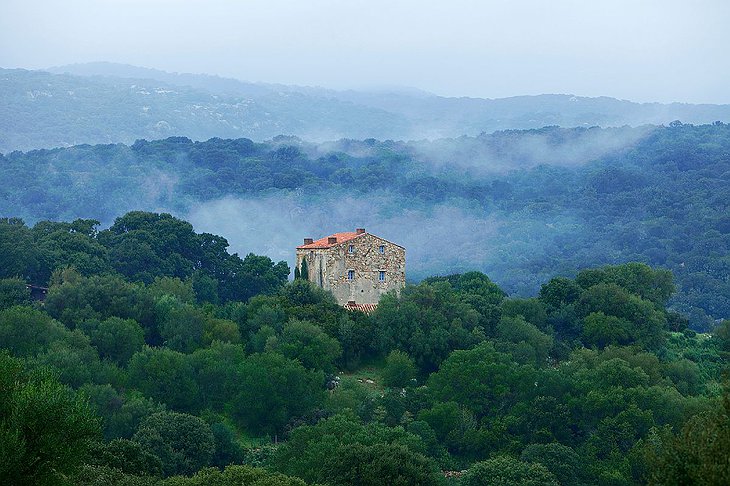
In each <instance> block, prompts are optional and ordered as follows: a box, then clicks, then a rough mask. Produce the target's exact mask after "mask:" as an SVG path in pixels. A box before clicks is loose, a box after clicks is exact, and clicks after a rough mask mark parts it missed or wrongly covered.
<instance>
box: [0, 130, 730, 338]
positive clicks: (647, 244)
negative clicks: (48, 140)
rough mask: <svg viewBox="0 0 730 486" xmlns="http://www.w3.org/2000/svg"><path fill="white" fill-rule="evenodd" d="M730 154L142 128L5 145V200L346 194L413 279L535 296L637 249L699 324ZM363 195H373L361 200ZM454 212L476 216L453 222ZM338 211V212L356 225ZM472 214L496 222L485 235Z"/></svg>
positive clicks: (66, 203)
mask: <svg viewBox="0 0 730 486" xmlns="http://www.w3.org/2000/svg"><path fill="white" fill-rule="evenodd" d="M728 153H730V125H726V124H723V123H716V124H714V125H703V126H691V125H682V124H681V123H673V124H672V125H671V126H669V127H654V128H651V127H643V128H628V127H626V128H620V129H599V128H588V129H586V128H576V129H561V128H557V127H547V128H543V129H539V130H525V131H504V132H496V133H494V134H490V135H486V134H485V135H481V136H478V137H461V138H458V139H449V140H440V141H437V142H410V143H403V142H393V141H383V142H379V141H376V140H372V139H370V140H364V141H355V140H341V141H339V142H334V143H328V144H321V145H313V144H307V143H305V142H302V141H301V140H299V139H296V138H291V137H277V138H275V139H274V140H272V141H271V142H268V143H254V142H252V141H251V140H247V139H238V140H221V139H210V140H208V141H207V142H192V141H191V140H189V139H186V138H168V139H165V140H158V141H150V142H148V141H145V140H139V141H137V142H136V143H135V144H133V145H131V146H126V145H121V144H116V145H97V146H88V145H80V146H75V147H71V148H67V149H53V150H37V151H32V152H27V153H21V152H13V153H9V154H6V155H4V156H0V178H2V180H3V181H4V183H3V184H2V186H1V187H0V214H5V215H20V216H22V217H23V218H25V220H27V221H30V222H34V223H35V222H37V221H42V220H46V219H64V220H74V219H76V218H90V217H93V218H98V219H100V220H101V221H102V222H103V223H104V224H105V225H106V224H110V223H111V222H112V221H113V220H114V218H115V217H116V216H118V215H119V214H120V213H121V212H123V211H125V210H129V209H156V208H167V209H168V210H170V211H173V212H175V213H177V214H187V213H188V212H189V211H190V210H191V208H193V207H195V206H196V205H199V204H200V203H201V201H214V200H218V199H221V198H225V197H234V198H243V199H244V200H251V199H252V198H253V199H254V200H258V199H256V198H266V197H267V195H269V194H271V192H272V191H276V192H275V194H276V195H277V198H276V200H277V204H279V203H280V204H281V205H283V206H284V209H282V213H281V214H279V213H275V212H272V214H271V216H272V217H273V218H274V220H275V221H276V225H287V226H289V225H295V224H299V223H301V221H300V220H299V219H298V218H296V217H294V219H293V220H290V219H291V218H289V219H288V215H289V214H300V213H301V212H302V211H304V212H314V213H316V212H317V211H321V212H322V214H327V215H328V216H329V218H330V219H332V218H335V219H336V218H338V216H337V215H338V214H340V212H339V211H338V208H340V206H341V205H342V203H343V198H348V199H347V200H348V201H350V203H349V204H353V206H355V207H353V209H352V210H351V211H352V212H351V213H348V214H355V215H356V216H357V217H358V218H359V219H362V220H364V223H367V224H368V225H370V222H372V224H378V225H387V226H388V227H389V228H390V230H389V231H391V232H392V233H393V234H391V235H390V236H391V237H392V238H393V239H395V240H397V241H399V242H400V243H402V244H404V245H405V246H406V247H407V248H409V250H410V254H411V255H418V256H419V258H418V259H417V261H416V260H412V262H413V263H412V265H410V266H409V275H410V276H411V278H416V279H421V278H425V277H427V276H428V275H431V274H433V273H437V272H446V271H449V269H451V271H453V269H455V268H458V269H470V268H478V269H481V270H483V271H486V272H487V273H489V275H490V276H491V277H492V278H493V279H494V280H495V281H496V282H498V283H499V284H500V285H501V286H502V287H503V288H505V289H506V290H508V291H509V292H510V293H516V294H519V295H523V296H529V295H534V294H535V293H536V292H537V291H538V290H539V288H540V285H542V284H543V283H545V282H546V281H548V280H549V279H550V278H551V277H552V276H554V275H564V276H568V277H574V276H575V275H576V274H577V272H578V270H580V269H583V268H590V267H595V266H600V265H604V264H618V263H622V262H626V261H640V262H644V263H647V264H650V265H652V266H657V267H663V268H668V269H670V270H671V271H672V272H673V274H674V276H675V279H676V283H677V290H678V291H677V293H676V294H675V295H674V296H673V297H672V299H671V301H670V303H669V304H670V306H671V307H672V308H674V309H677V310H679V311H681V312H683V313H685V314H686V315H688V316H689V318H690V322H691V326H692V327H693V328H694V329H696V330H708V329H710V328H711V327H712V326H713V325H714V321H715V320H718V319H723V318H727V317H728V316H730V298H729V297H728V296H730V283H728V281H727V278H726V276H727V275H728V273H730V268H729V267H728V261H727V257H726V255H727V253H728V251H730V216H728V214H730V208H729V207H728V201H730V193H729V191H730V184H728V173H730V158H728ZM263 201H264V202H263V203H262V204H264V207H268V205H267V203H266V201H267V200H266V199H264V200H263ZM358 201H363V204H365V202H366V204H367V209H366V210H365V209H362V208H361V209H357V207H358V206H357V202H358ZM439 208H447V212H446V214H445V215H441V213H439ZM449 211H450V212H449ZM454 214H456V215H457V216H454ZM413 215H416V216H419V215H420V217H421V218H422V219H423V220H424V221H432V222H433V221H436V220H437V219H438V218H445V220H448V221H449V222H450V224H449V227H450V228H451V230H450V231H451V233H450V234H449V241H450V245H448V246H447V247H440V248H438V251H431V247H429V248H426V245H425V243H424V242H425V241H427V240H429V235H428V234H426V229H427V228H426V226H427V225H425V224H421V225H420V226H415V227H410V226H408V225H407V224H405V222H407V221H409V220H410V219H412V217H413ZM455 217H458V218H462V219H464V220H465V221H468V224H467V223H464V224H463V225H458V224H453V223H454V218H455ZM339 218H340V219H338V220H336V221H330V223H331V224H333V225H349V224H351V220H347V219H346V218H343V217H341V216H340V217H339ZM368 218H371V219H368ZM16 223H17V222H16ZM435 224H437V225H439V224H441V220H438V221H437V222H436V223H435ZM444 224H445V223H444ZM276 225H275V226H276ZM475 225H476V226H480V225H481V226H483V227H484V228H486V230H485V231H484V232H482V233H481V234H480V236H479V237H478V238H477V237H475V235H474V233H473V228H474V226H475ZM297 227H298V226H297ZM491 228H497V229H498V231H495V230H491ZM306 230H307V231H315V230H316V228H306ZM82 231H86V229H83V230H82ZM271 231H274V230H273V229H272V230H271ZM428 231H433V228H429V229H428ZM104 234H108V235H109V236H112V234H113V232H111V233H104ZM262 236H263V237H269V236H272V235H262ZM299 236H301V235H299ZM237 238H246V236H245V235H239V236H238V237H237ZM297 238H298V237H297ZM117 239H119V238H117ZM122 239H123V237H122ZM2 241H3V240H2V239H0V242H2ZM272 241H273V239H272ZM99 243H100V244H103V245H111V244H113V242H111V241H107V240H100V241H99ZM247 243H250V242H249V241H244V242H237V244H247ZM0 244H2V243H0ZM277 244H279V245H283V244H284V243H283V242H282V243H277ZM120 245H121V244H120ZM211 245H212V246H215V243H214V242H211ZM124 248H125V246H124V245H121V246H118V247H117V249H116V250H115V251H117V252H123V251H124ZM289 249H290V244H288V245H287V246H281V247H280V248H279V247H277V250H280V251H282V252H284V251H288V250H289ZM153 250H154V251H157V249H154V248H153ZM144 251H145V252H146V248H144ZM43 254H47V252H43ZM131 256H134V255H131ZM112 258H114V256H113V255H112ZM140 258H141V257H140ZM186 258H187V257H186ZM119 261H121V259H119ZM133 261H134V260H133ZM89 263H92V262H89ZM151 263H152V264H155V263H154V262H151ZM169 263H170V264H171V265H175V263H173V262H169ZM76 265H77V267H78V268H79V269H80V270H82V266H81V264H80V263H79V264H76ZM142 271H144V270H142ZM133 273H134V269H129V271H127V273H125V275H128V276H130V277H133ZM39 277H41V278H47V277H48V270H47V269H46V270H44V271H43V272H42V274H41V275H39ZM180 277H181V278H182V277H184V276H183V275H180ZM34 278H35V277H34ZM219 280H220V279H219ZM145 281H149V278H145ZM225 292H226V291H224V294H225ZM223 298H224V299H225V298H230V296H228V297H227V296H225V295H224V296H223Z"/></svg>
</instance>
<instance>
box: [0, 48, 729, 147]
mask: <svg viewBox="0 0 730 486" xmlns="http://www.w3.org/2000/svg"><path fill="white" fill-rule="evenodd" d="M0 110H2V113H3V114H4V117H3V119H2V121H0V124H1V125H0V128H1V130H0V152H3V153H7V152H9V151H12V150H31V149H35V148H50V147H58V146H70V145H75V144H81V143H119V142H121V143H132V142H134V140H136V139H140V138H145V139H156V138H164V137H169V136H186V137H189V138H191V139H193V140H207V139H209V138H212V137H221V138H241V137H245V138H250V139H252V140H255V141H263V140H267V139H271V138H273V137H276V136H278V135H294V136H298V137H301V138H303V139H305V140H311V141H314V142H321V141H326V140H338V139H341V138H353V139H367V138H376V139H381V140H388V139H390V140H422V139H438V138H445V137H458V136H461V135H478V134H479V133H483V132H486V133H491V132H494V131H497V130H505V129H531V128H540V127H543V126H562V127H579V126H582V127H590V126H601V127H614V126H625V125H629V126H640V125H647V124H649V125H667V124H669V123H670V122H672V121H674V120H681V121H682V122H683V123H692V124H701V123H712V122H714V121H730V105H693V104H684V103H672V104H660V103H634V102H631V101H625V100H617V99H614V98H608V97H598V98H586V97H578V96H573V95H565V94H545V95H537V96H515V97H511V98H501V99H481V98H466V97H464V98H446V97H442V96H436V95H434V94H431V93H427V92H424V91H420V90H416V89H413V88H390V87H389V88H383V89H378V90H370V91H355V90H347V91H336V90H330V89H325V88H318V87H304V86H285V85H279V84H266V83H251V82H246V81H240V80H236V79H230V78H222V77H218V76H211V75H205V74H178V73H168V72H165V71H160V70H156V69H150V68H143V67H137V66H129V65H124V64H114V63H106V62H99V63H88V64H74V65H69V66H59V67H54V68H50V69H49V70H48V71H27V70H21V69H14V70H8V69H0Z"/></svg>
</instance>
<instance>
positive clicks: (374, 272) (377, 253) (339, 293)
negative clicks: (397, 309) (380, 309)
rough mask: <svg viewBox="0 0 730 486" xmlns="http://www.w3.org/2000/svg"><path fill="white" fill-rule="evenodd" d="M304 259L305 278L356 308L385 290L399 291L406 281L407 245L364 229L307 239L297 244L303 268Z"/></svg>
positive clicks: (300, 264)
mask: <svg viewBox="0 0 730 486" xmlns="http://www.w3.org/2000/svg"><path fill="white" fill-rule="evenodd" d="M305 259H306V261H307V265H306V268H307V269H308V273H309V275H302V278H308V279H309V280H310V281H311V282H314V283H315V284H317V285H318V286H320V287H321V288H323V289H325V290H329V291H330V292H332V293H333V294H334V296H335V298H336V299H337V301H338V302H339V303H340V305H344V306H346V307H349V308H353V309H356V308H358V307H359V306H366V307H363V308H366V309H367V308H368V307H367V306H369V305H370V306H371V305H372V304H377V303H378V301H379V300H380V297H381V296H382V295H383V294H385V293H386V292H389V291H391V290H396V291H399V290H400V289H402V288H403V287H404V286H405V284H406V250H405V248H403V247H402V246H400V245H397V244H395V243H392V242H390V241H388V240H386V239H383V238H381V237H379V236H375V235H373V234H370V233H367V232H366V231H365V229H364V228H358V229H356V230H355V231H354V232H347V233H335V234H333V235H330V236H326V237H324V238H320V239H318V240H313V239H312V238H304V244H303V245H301V246H298V247H297V262H296V266H297V268H298V269H299V270H300V271H301V269H302V262H303V261H304V260H305ZM370 308H372V306H371V307H370Z"/></svg>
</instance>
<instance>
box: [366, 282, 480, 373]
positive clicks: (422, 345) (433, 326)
mask: <svg viewBox="0 0 730 486" xmlns="http://www.w3.org/2000/svg"><path fill="white" fill-rule="evenodd" d="M479 323H480V314H479V312H477V311H476V310H475V309H474V308H473V307H471V305H469V304H467V303H464V302H462V300H461V299H460V297H459V295H458V294H457V293H456V292H455V291H454V290H453V288H452V287H451V284H450V283H448V282H447V281H437V282H434V283H432V284H429V283H421V284H420V285H417V286H407V287H406V288H405V289H403V290H402V291H401V293H400V295H395V294H387V295H385V296H383V297H382V298H381V299H380V303H379V304H378V308H377V310H376V312H375V315H374V324H375V337H376V339H377V342H378V344H379V346H378V347H379V351H380V352H381V353H383V354H385V353H388V352H390V351H391V350H393V349H399V350H401V351H404V352H406V353H408V355H409V356H411V357H412V358H413V359H414V361H415V362H416V365H417V366H418V368H419V370H420V371H421V372H423V373H427V372H431V371H434V370H435V369H436V368H438V366H439V364H440V363H441V362H442V361H443V360H444V359H446V357H447V356H448V355H449V353H450V352H451V351H452V350H454V349H463V348H469V347H471V346H473V345H474V344H476V343H478V342H479V341H481V340H483V339H484V331H483V329H481V328H480V327H479Z"/></svg>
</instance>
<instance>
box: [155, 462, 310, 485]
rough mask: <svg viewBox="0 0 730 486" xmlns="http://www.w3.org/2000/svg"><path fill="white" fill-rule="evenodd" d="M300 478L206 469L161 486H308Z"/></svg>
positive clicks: (260, 471) (237, 468)
mask: <svg viewBox="0 0 730 486" xmlns="http://www.w3.org/2000/svg"><path fill="white" fill-rule="evenodd" d="M306 484H307V483H305V482H304V481H302V480H301V479H299V478H293V477H290V476H285V475H283V474H280V473H276V472H270V471H267V470H265V469H261V468H255V467H250V466H228V467H226V468H225V469H224V470H223V471H221V470H219V469H213V468H206V469H202V470H200V471H198V472H197V473H196V474H195V475H193V476H192V477H189V478H184V477H173V478H169V479H166V480H164V481H162V482H161V483H159V486H242V485H246V486H306Z"/></svg>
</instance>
